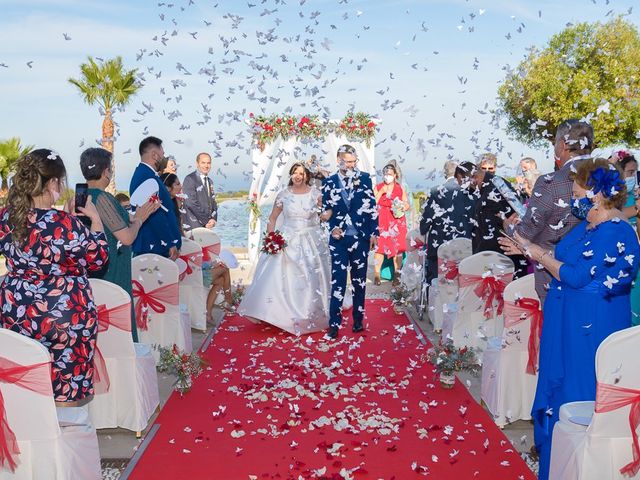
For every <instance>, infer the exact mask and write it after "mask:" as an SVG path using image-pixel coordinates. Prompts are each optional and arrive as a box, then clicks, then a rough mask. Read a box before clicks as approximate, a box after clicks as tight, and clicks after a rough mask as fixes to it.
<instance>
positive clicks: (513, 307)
mask: <svg viewBox="0 0 640 480" xmlns="http://www.w3.org/2000/svg"><path fill="white" fill-rule="evenodd" d="M527 319H531V324H530V325H531V326H530V328H529V344H528V350H529V360H528V361H527V369H526V372H527V373H528V374H530V375H535V374H536V372H537V371H538V355H539V352H540V334H541V333H542V310H540V301H539V300H536V299H535V298H521V299H519V300H516V302H515V303H513V302H506V301H505V302H504V326H505V327H507V328H510V327H513V326H514V325H517V324H518V323H520V322H523V321H524V320H527Z"/></svg>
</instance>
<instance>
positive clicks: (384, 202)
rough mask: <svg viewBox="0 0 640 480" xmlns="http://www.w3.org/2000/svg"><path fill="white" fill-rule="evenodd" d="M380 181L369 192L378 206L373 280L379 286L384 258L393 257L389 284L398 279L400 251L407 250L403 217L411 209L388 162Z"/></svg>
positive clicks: (396, 173) (394, 168)
mask: <svg viewBox="0 0 640 480" xmlns="http://www.w3.org/2000/svg"><path fill="white" fill-rule="evenodd" d="M382 178H383V181H382V183H379V184H378V185H376V188H375V189H374V191H373V193H374V195H375V199H376V204H377V205H378V231H379V237H378V248H377V249H376V253H375V262H374V267H373V268H374V272H375V277H374V283H375V284H376V285H380V269H381V268H382V262H383V261H384V258H385V257H388V258H392V259H393V266H394V271H395V273H394V278H393V284H394V285H398V283H399V281H400V270H401V269H402V254H403V253H404V252H405V251H406V250H407V242H406V237H407V219H406V218H405V212H406V211H407V210H409V208H411V206H410V205H409V202H408V201H407V192H405V191H404V189H403V188H402V186H401V185H400V184H399V183H398V182H397V180H398V172H397V171H396V167H395V166H394V165H392V164H388V165H386V166H385V167H384V168H383V169H382Z"/></svg>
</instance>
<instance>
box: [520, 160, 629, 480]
mask: <svg viewBox="0 0 640 480" xmlns="http://www.w3.org/2000/svg"><path fill="white" fill-rule="evenodd" d="M626 200H627V188H626V185H625V181H624V178H623V176H622V173H621V171H620V170H619V169H618V168H617V166H615V165H612V164H610V163H609V162H607V160H604V159H597V160H591V159H589V160H584V161H583V162H581V163H580V164H579V166H578V167H577V170H576V172H575V173H574V177H573V198H572V202H571V213H572V214H573V215H575V216H576V217H577V218H579V219H580V220H582V221H581V222H580V223H579V224H578V225H576V226H575V227H574V228H573V230H571V231H570V232H569V233H568V234H567V235H566V236H565V237H564V238H563V239H562V240H561V241H560V242H559V243H558V245H557V246H556V249H555V252H550V251H546V250H544V249H543V248H541V247H540V246H538V245H536V244H534V243H529V242H528V241H527V240H525V239H524V238H522V237H519V236H516V237H515V241H516V242H518V244H519V248H520V250H521V251H522V252H523V253H524V254H525V255H527V256H529V257H530V258H533V259H534V260H536V261H537V262H538V263H540V264H541V265H542V266H544V268H546V269H547V270H548V271H549V273H551V275H552V276H553V279H552V282H551V285H550V289H549V293H548V295H547V298H546V301H545V304H544V309H543V311H544V322H543V327H542V335H541V338H540V360H539V363H540V365H539V372H538V385H537V388H536V395H535V399H534V403H533V409H532V412H531V415H532V417H533V422H534V435H535V444H536V448H537V450H538V453H539V455H540V474H539V475H540V476H539V478H540V479H541V480H542V479H546V478H548V475H549V460H550V455H551V438H552V434H553V427H554V425H555V423H556V422H557V420H558V415H559V411H560V406H561V405H562V404H563V403H566V402H574V401H584V400H595V396H596V376H595V367H594V365H595V356H596V350H597V349H598V346H599V345H600V343H601V342H602V341H603V340H604V339H605V338H607V337H608V336H609V335H610V334H612V333H613V332H616V331H618V330H622V329H625V328H628V327H630V326H631V307H630V295H629V293H630V291H631V282H632V280H633V279H634V278H635V276H636V273H637V270H638V259H639V256H640V248H639V246H638V238H637V236H636V233H635V231H634V229H633V227H632V226H631V225H630V224H629V223H628V222H627V220H626V218H627V217H626V215H625V214H624V213H623V212H622V210H621V209H622V207H623V205H624V204H625V202H626Z"/></svg>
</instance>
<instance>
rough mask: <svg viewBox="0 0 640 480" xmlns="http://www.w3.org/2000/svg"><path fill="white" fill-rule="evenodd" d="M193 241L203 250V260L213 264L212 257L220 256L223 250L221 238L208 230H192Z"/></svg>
mask: <svg viewBox="0 0 640 480" xmlns="http://www.w3.org/2000/svg"><path fill="white" fill-rule="evenodd" d="M191 236H192V237H193V241H194V242H196V243H197V244H198V245H200V247H201V248H202V254H203V259H204V261H205V262H211V257H212V255H219V254H220V250H221V247H222V245H221V242H220V237H219V236H218V235H217V234H216V233H214V232H213V231H212V230H209V229H208V228H203V227H198V228H194V229H193V230H191Z"/></svg>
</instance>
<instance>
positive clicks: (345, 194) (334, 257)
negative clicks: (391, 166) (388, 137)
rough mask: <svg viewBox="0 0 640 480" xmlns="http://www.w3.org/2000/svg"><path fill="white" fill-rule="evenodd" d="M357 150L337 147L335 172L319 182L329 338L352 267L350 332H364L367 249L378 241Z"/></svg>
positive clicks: (372, 200)
mask: <svg viewBox="0 0 640 480" xmlns="http://www.w3.org/2000/svg"><path fill="white" fill-rule="evenodd" d="M357 161H358V158H357V157H356V151H355V149H354V148H353V147H352V146H351V145H342V146H341V147H340V148H338V168H339V170H338V172H336V173H335V174H333V175H331V176H330V177H327V178H326V179H325V180H324V181H323V182H322V210H323V211H324V213H323V216H322V217H323V218H327V217H328V216H329V214H330V215H331V216H330V217H329V231H330V232H331V238H330V239H329V250H330V251H331V299H330V304H329V332H328V333H327V336H328V337H329V338H337V337H338V329H339V328H340V324H341V323H342V313H341V307H342V299H343V297H344V294H345V292H346V286H347V269H348V268H349V267H350V268H351V284H352V285H353V329H352V330H353V331H354V332H356V333H357V332H361V331H363V330H364V326H363V324H362V320H363V317H364V300H365V289H366V284H367V264H368V259H369V250H374V249H375V248H376V245H377V242H378V212H377V209H376V200H375V197H374V195H373V187H372V185H371V177H370V176H369V174H368V173H365V172H360V171H359V170H357V169H356V163H357Z"/></svg>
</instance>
